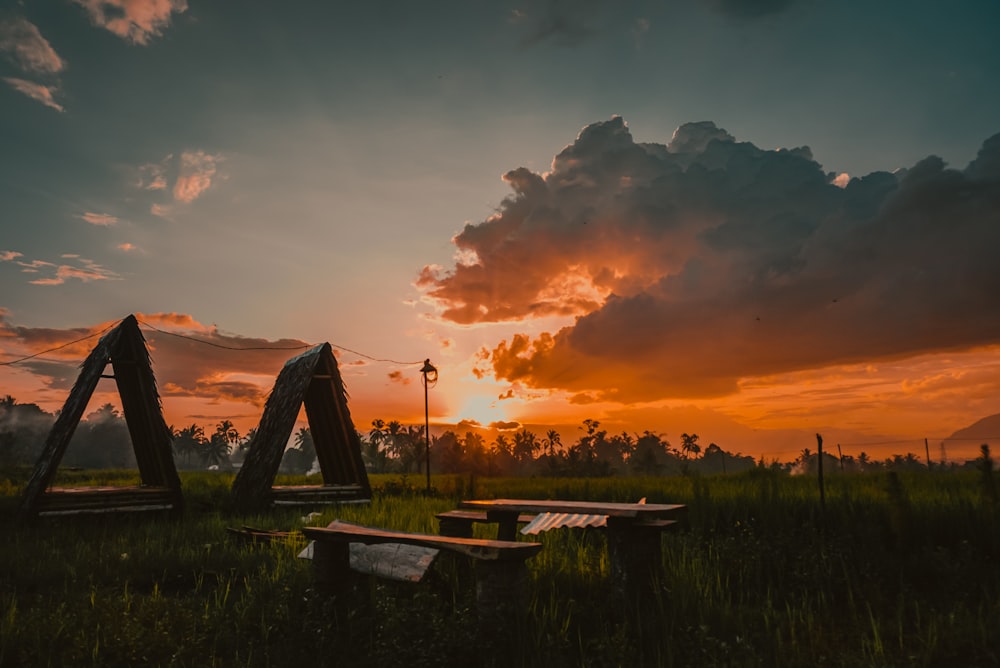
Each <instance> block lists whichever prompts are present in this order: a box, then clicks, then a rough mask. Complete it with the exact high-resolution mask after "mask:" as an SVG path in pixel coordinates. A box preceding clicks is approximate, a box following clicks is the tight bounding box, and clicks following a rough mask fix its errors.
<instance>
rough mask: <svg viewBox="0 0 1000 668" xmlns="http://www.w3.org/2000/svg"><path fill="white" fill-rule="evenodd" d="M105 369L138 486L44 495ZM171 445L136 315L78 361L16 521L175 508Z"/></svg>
mask: <svg viewBox="0 0 1000 668" xmlns="http://www.w3.org/2000/svg"><path fill="white" fill-rule="evenodd" d="M108 364H111V367H112V369H113V370H114V375H113V377H114V379H115V384H116V385H117V386H118V394H119V396H120V398H121V401H122V413H123V415H124V417H125V423H126V425H127V426H128V432H129V437H130V438H131V440H132V448H133V449H134V451H135V459H136V464H137V465H138V467H139V477H140V479H141V480H142V486H141V487H128V488H87V489H78V490H68V489H49V486H50V485H51V484H52V480H53V478H54V477H55V474H56V470H57V469H58V468H59V462H60V461H61V460H62V458H63V455H64V454H65V453H66V448H67V446H68V445H69V442H70V439H71V438H72V436H73V432H74V431H75V430H76V426H77V425H78V424H79V423H80V418H81V417H82V416H83V412H84V410H86V408H87V403H88V402H89V401H90V398H91V396H92V395H93V393H94V390H95V389H96V388H97V382H98V381H99V380H100V379H101V378H107V377H108V376H106V375H104V371H105V369H106V368H107V366H108ZM172 440H173V439H172V435H171V433H170V428H169V427H168V426H167V423H166V422H165V421H164V419H163V411H162V407H161V405H160V397H159V395H158V393H157V391H156V379H155V378H154V377H153V369H152V366H151V365H150V359H149V351H148V349H147V348H146V340H145V339H144V338H143V336H142V332H141V331H139V322H138V321H137V320H136V318H135V316H134V315H129V316H128V317H127V318H125V319H124V320H122V321H121V322H120V323H119V324H118V325H117V326H116V327H115V328H114V329H112V330H111V331H110V332H108V333H107V334H105V335H104V336H102V337H101V338H100V340H99V341H98V342H97V345H96V346H95V347H94V349H93V350H92V351H91V352H90V355H88V356H87V359H86V360H84V362H83V365H82V366H81V369H80V375H79V376H78V377H77V379H76V383H75V384H74V385H73V389H72V390H70V393H69V397H68V398H67V399H66V403H65V404H63V408H62V411H60V413H59V415H58V417H57V418H56V421H55V423H54V424H53V425H52V430H51V431H50V432H49V435H48V438H47V439H46V441H45V447H44V448H43V450H42V453H41V455H40V456H39V458H38V462H37V464H36V465H35V469H34V472H33V473H32V475H31V479H30V480H29V481H28V485H27V487H26V488H25V491H24V497H23V498H22V501H21V507H20V509H19V511H18V518H19V519H20V520H21V521H25V520H30V519H32V518H34V517H35V516H37V515H39V514H57V513H70V512H107V511H116V510H153V509H157V510H158V509H173V510H180V508H181V505H182V495H181V481H180V478H179V477H178V475H177V469H176V467H175V466H174V459H173V454H172V452H171V442H172Z"/></svg>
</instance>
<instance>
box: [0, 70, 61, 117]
mask: <svg viewBox="0 0 1000 668" xmlns="http://www.w3.org/2000/svg"><path fill="white" fill-rule="evenodd" d="M4 82H5V83H6V84H7V85H8V86H10V87H11V88H13V89H14V90H16V91H17V92H19V93H23V94H24V95H27V96H28V97H30V98H31V99H32V100H35V101H36V102H41V103H42V104H44V105H45V106H46V107H50V108H52V109H55V110H56V111H65V109H64V108H63V106H62V105H61V104H59V103H58V102H56V100H55V94H56V92H58V88H57V87H56V86H45V85H43V84H40V83H35V82H34V81H28V80H26V79H18V78H16V77H4Z"/></svg>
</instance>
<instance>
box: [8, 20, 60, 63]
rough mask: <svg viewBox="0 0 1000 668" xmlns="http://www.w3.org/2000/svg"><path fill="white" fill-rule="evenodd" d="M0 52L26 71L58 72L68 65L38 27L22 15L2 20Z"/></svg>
mask: <svg viewBox="0 0 1000 668" xmlns="http://www.w3.org/2000/svg"><path fill="white" fill-rule="evenodd" d="M0 52H3V53H5V54H7V56H8V58H10V59H11V60H12V61H14V62H15V63H16V64H17V65H18V66H19V67H20V68H21V69H22V70H24V71H25V72H31V73H34V74H58V73H59V72H62V71H63V69H64V68H65V67H66V63H65V62H64V61H63V59H62V58H60V57H59V54H58V53H56V51H55V49H53V48H52V45H51V44H49V42H48V40H46V39H45V38H44V37H42V33H41V32H39V30H38V27H37V26H35V24H33V23H31V22H30V21H28V20H27V19H25V18H22V17H16V18H13V19H10V20H7V21H0Z"/></svg>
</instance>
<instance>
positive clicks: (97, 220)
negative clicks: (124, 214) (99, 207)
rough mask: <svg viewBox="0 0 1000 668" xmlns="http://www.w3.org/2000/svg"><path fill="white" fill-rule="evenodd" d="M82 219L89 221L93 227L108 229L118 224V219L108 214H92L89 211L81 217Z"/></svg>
mask: <svg viewBox="0 0 1000 668" xmlns="http://www.w3.org/2000/svg"><path fill="white" fill-rule="evenodd" d="M79 217H80V219H82V220H85V221H87V222H88V223H90V224H91V225H99V226H103V227H107V226H109V225H115V224H116V223H118V218H116V217H115V216H112V215H109V214H106V213H92V212H90V211H87V212H86V213H84V214H82V215H81V216H79Z"/></svg>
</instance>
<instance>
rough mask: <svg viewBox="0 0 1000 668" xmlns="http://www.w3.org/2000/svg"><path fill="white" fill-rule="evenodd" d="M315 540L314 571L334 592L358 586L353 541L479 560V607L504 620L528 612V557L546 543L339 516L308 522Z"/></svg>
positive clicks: (484, 615)
mask: <svg viewBox="0 0 1000 668" xmlns="http://www.w3.org/2000/svg"><path fill="white" fill-rule="evenodd" d="M302 533H304V534H305V536H306V538H309V539H311V540H313V541H315V542H314V544H313V570H314V572H315V574H316V580H317V583H318V584H319V585H320V586H323V587H325V588H328V589H331V590H333V591H334V592H338V591H344V590H345V589H348V588H350V587H352V586H353V585H354V583H355V582H356V579H357V578H356V575H355V574H354V573H352V572H351V567H350V544H351V543H363V544H365V545H380V544H387V543H395V544H400V545H414V546H418V547H426V548H433V549H436V550H442V551H447V552H451V553H453V554H456V555H459V556H461V557H465V558H468V559H471V560H472V561H473V562H474V563H475V578H476V609H477V612H478V613H479V618H480V621H481V622H483V621H484V620H493V621H494V622H496V621H498V620H499V621H502V620H503V618H505V617H510V616H511V615H512V613H513V614H515V615H516V614H520V613H521V612H523V609H524V604H525V602H526V599H527V596H526V586H527V566H526V564H525V562H526V560H527V559H529V558H530V557H532V556H534V555H536V554H538V552H539V551H540V550H541V549H542V545H541V543H519V542H516V541H505V540H486V539H482V538H462V537H457V536H435V535H431V534H420V533H410V532H405V531H393V530H389V529H380V528H376V527H368V526H363V525H360V524H353V523H351V522H344V521H341V520H334V521H333V522H331V523H330V524H329V525H328V526H326V527H304V528H303V529H302Z"/></svg>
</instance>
